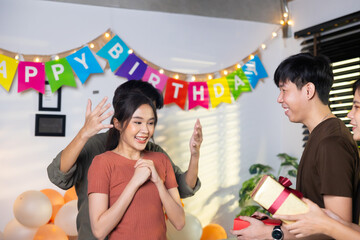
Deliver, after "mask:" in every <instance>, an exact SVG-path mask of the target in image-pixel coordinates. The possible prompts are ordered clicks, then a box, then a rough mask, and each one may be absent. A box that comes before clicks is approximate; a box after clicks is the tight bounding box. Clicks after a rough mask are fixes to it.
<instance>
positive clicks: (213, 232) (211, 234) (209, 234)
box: [200, 223, 227, 240]
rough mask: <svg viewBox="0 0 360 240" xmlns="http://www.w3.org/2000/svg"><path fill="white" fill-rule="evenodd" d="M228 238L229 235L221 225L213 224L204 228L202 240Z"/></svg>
mask: <svg viewBox="0 0 360 240" xmlns="http://www.w3.org/2000/svg"><path fill="white" fill-rule="evenodd" d="M226 238H227V234H226V231H225V229H224V228H223V227H222V226H220V225H219V224H216V223H212V224H209V225H207V226H205V227H204V228H203V232H202V235H201V238H200V240H218V239H226Z"/></svg>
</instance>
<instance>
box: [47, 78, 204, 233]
mask: <svg viewBox="0 0 360 240" xmlns="http://www.w3.org/2000/svg"><path fill="white" fill-rule="evenodd" d="M128 92H139V93H142V94H144V95H145V96H147V97H149V98H150V99H151V100H152V101H153V102H154V104H155V106H156V108H157V109H161V108H162V107H163V98H162V96H161V94H160V93H159V91H158V90H157V89H155V88H154V87H153V86H152V85H151V84H149V83H148V82H143V81H137V80H130V81H127V82H125V83H123V84H121V85H120V86H119V87H118V88H117V89H116V90H115V92H114V97H113V104H114V103H115V102H116V98H117V97H118V96H120V95H121V94H124V93H128ZM106 101H107V98H106V97H105V98H104V99H103V100H102V101H101V102H100V103H99V104H98V105H97V106H96V107H95V108H94V109H93V110H92V109H91V101H90V100H89V101H88V105H87V113H86V116H85V123H84V125H83V127H82V128H81V129H80V130H79V132H78V133H77V135H76V136H75V137H74V139H73V140H72V141H71V142H70V144H69V145H68V146H67V147H66V148H65V149H64V150H62V151H61V152H60V153H58V154H57V156H56V157H55V158H54V159H53V161H52V162H51V163H50V165H49V166H48V168H47V172H48V177H49V179H50V181H51V182H52V183H54V184H55V185H56V186H58V187H60V188H62V189H65V190H66V189H69V188H71V187H72V186H75V190H76V193H77V195H78V210H79V213H78V216H77V230H78V239H79V240H93V239H96V238H95V237H94V235H93V234H92V231H91V226H90V218H89V203H88V197H87V187H88V180H87V173H88V169H89V166H90V164H91V163H92V160H93V158H94V157H95V156H96V155H99V154H101V153H104V152H105V151H106V141H107V137H108V131H107V132H103V133H98V132H99V131H100V130H105V129H109V128H112V127H113V125H111V124H104V121H105V120H106V119H108V118H109V117H110V116H111V115H112V114H113V112H112V111H110V112H107V111H108V110H109V109H110V107H111V104H106ZM202 140H203V135H202V126H201V123H200V121H199V120H197V121H196V123H195V126H194V131H193V134H192V136H191V139H190V153H191V156H190V161H189V167H188V170H187V171H185V172H183V171H182V170H181V169H180V168H179V167H178V166H176V165H175V164H174V163H173V162H172V161H171V158H170V157H169V156H168V155H167V153H166V152H165V151H164V150H163V149H162V148H161V147H160V146H159V145H156V144H155V143H153V142H152V141H149V142H148V143H147V145H146V148H145V149H146V150H148V151H153V152H163V153H165V154H166V155H167V156H168V157H169V159H170V161H171V164H172V167H173V168H174V172H175V177H176V181H177V183H178V190H179V194H180V197H181V198H187V197H191V196H193V195H194V194H195V193H196V192H197V191H198V190H199V188H200V186H201V182H200V180H199V178H198V166H199V158H200V146H201V143H202Z"/></svg>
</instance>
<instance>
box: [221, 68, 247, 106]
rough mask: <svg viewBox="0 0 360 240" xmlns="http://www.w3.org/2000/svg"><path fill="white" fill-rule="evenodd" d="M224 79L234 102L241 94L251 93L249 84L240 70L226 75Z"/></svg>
mask: <svg viewBox="0 0 360 240" xmlns="http://www.w3.org/2000/svg"><path fill="white" fill-rule="evenodd" d="M226 79H227V81H228V84H229V88H230V91H231V93H232V95H233V97H234V99H235V100H236V99H237V98H238V97H239V96H240V94H241V93H242V92H251V86H250V82H249V80H248V79H247V77H246V75H245V73H244V71H243V70H242V69H241V68H239V69H238V70H236V71H234V72H232V73H230V74H229V75H227V76H226Z"/></svg>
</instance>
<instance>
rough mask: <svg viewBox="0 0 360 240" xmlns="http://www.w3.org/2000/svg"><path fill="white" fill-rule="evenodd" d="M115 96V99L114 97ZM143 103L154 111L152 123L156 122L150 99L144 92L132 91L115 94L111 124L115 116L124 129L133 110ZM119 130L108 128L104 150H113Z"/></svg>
mask: <svg viewBox="0 0 360 240" xmlns="http://www.w3.org/2000/svg"><path fill="white" fill-rule="evenodd" d="M115 97H116V99H115ZM143 104H147V105H149V106H150V107H151V108H152V110H153V112H154V118H155V119H154V125H155V126H156V123H157V114H156V108H155V106H154V104H153V101H152V99H150V98H148V97H147V96H145V95H144V94H142V93H140V92H137V91H132V92H127V93H125V92H124V93H122V94H120V95H115V96H114V99H113V107H114V115H113V117H112V118H111V124H114V118H116V119H117V120H118V121H119V123H120V125H121V128H122V129H125V128H126V127H127V126H128V124H129V122H130V120H131V118H132V116H133V114H134V112H135V111H136V110H137V109H138V108H139V107H140V106H141V105H143ZM119 138H120V131H119V130H118V129H116V128H115V127H113V128H111V129H110V130H109V135H108V139H107V143H106V150H113V149H115V148H116V147H117V145H118V144H119Z"/></svg>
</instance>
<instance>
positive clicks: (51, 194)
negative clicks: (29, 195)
mask: <svg viewBox="0 0 360 240" xmlns="http://www.w3.org/2000/svg"><path fill="white" fill-rule="evenodd" d="M40 192H42V193H43V194H45V195H46V196H47V197H48V198H49V199H50V202H51V205H52V214H51V218H50V221H49V222H52V223H53V222H54V219H55V216H56V213H57V211H59V209H60V207H61V206H63V205H64V204H65V199H64V197H63V195H61V194H60V193H59V192H58V191H56V190H54V189H50V188H47V189H43V190H41V191H40ZM59 206H60V207H59Z"/></svg>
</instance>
